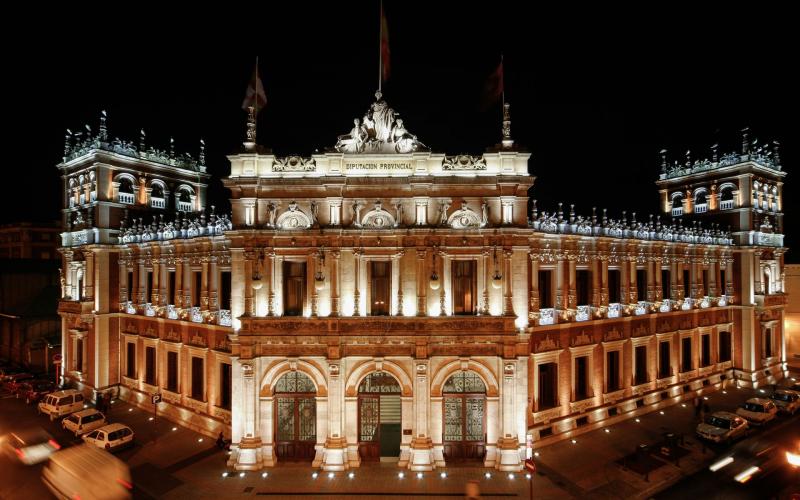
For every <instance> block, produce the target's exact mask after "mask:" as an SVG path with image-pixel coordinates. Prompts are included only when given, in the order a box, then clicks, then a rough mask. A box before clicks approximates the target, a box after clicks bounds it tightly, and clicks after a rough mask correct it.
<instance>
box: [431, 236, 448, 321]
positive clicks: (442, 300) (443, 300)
mask: <svg viewBox="0 0 800 500" xmlns="http://www.w3.org/2000/svg"><path fill="white" fill-rule="evenodd" d="M434 251H436V250H434ZM446 258H447V254H446V253H445V252H444V251H443V250H440V251H439V269H440V271H439V316H446V315H447V310H446V307H445V306H446V304H447V295H446V289H447V286H445V280H444V270H445V265H446V263H445V259H446ZM451 283H452V277H451Z"/></svg>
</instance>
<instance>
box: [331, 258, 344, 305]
mask: <svg viewBox="0 0 800 500" xmlns="http://www.w3.org/2000/svg"><path fill="white" fill-rule="evenodd" d="M341 255H342V254H341V252H339V250H333V251H332V252H331V261H330V262H331V316H333V317H337V316H339V315H341V307H340V305H339V303H340V300H339V259H340V258H341Z"/></svg>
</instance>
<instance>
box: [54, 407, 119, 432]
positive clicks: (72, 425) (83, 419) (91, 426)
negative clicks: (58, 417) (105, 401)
mask: <svg viewBox="0 0 800 500" xmlns="http://www.w3.org/2000/svg"><path fill="white" fill-rule="evenodd" d="M106 424H108V422H106V417H105V415H103V414H102V413H100V412H99V411H97V410H95V409H94V408H89V409H88V410H81V411H77V412H75V413H73V414H72V415H70V416H68V417H67V418H65V419H64V420H62V421H61V427H63V428H64V429H66V430H68V431H71V432H74V433H75V437H78V436H80V435H81V434H86V433H87V432H89V431H93V430H95V429H99V428H100V427H103V426H104V425H106Z"/></svg>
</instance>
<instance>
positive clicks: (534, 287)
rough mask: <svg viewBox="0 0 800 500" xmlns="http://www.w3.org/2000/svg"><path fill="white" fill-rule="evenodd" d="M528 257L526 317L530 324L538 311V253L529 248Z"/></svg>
mask: <svg viewBox="0 0 800 500" xmlns="http://www.w3.org/2000/svg"><path fill="white" fill-rule="evenodd" d="M529 257H530V259H531V277H530V280H531V284H530V285H531V293H530V306H529V307H530V310H529V311H528V319H529V320H530V324H531V325H532V324H533V320H535V319H536V318H537V317H538V312H539V255H538V254H536V253H534V250H533V249H531V252H530V254H529Z"/></svg>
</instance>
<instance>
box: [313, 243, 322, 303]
mask: <svg viewBox="0 0 800 500" xmlns="http://www.w3.org/2000/svg"><path fill="white" fill-rule="evenodd" d="M324 266H325V247H324V246H323V247H321V249H320V251H319V253H318V254H317V272H316V273H314V290H316V291H318V292H319V291H322V289H324V288H325V275H324V274H322V268H323V267H324Z"/></svg>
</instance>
